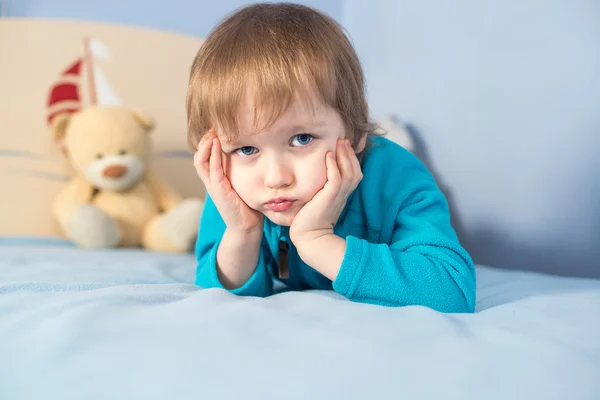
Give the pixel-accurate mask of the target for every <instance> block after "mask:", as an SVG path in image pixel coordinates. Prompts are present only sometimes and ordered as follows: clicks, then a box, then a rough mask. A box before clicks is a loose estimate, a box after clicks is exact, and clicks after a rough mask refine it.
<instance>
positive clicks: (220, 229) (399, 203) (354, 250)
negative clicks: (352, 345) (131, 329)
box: [196, 137, 476, 313]
mask: <svg viewBox="0 0 600 400" xmlns="http://www.w3.org/2000/svg"><path fill="white" fill-rule="evenodd" d="M361 164H362V172H363V179H362V181H361V182H360V184H359V185H358V187H357V188H356V189H355V191H354V192H353V193H352V194H351V195H350V197H349V198H348V201H347V203H346V207H345V208H344V210H343V211H342V214H341V215H340V217H339V219H338V222H337V224H336V226H335V227H334V233H335V234H336V235H338V236H340V237H342V238H345V239H346V253H345V255H344V258H343V261H342V265H341V267H340V270H339V273H338V275H337V277H336V279H335V280H334V281H333V282H332V281H331V280H330V279H328V278H326V277H325V276H324V275H322V274H321V273H319V272H318V271H316V270H315V269H313V268H311V267H310V266H308V265H307V264H305V263H304V262H303V261H302V259H300V257H299V256H298V252H297V251H296V248H295V247H294V244H293V243H292V242H291V240H290V238H289V235H288V231H289V228H288V227H284V226H279V225H276V224H274V223H273V222H271V221H270V220H269V219H267V218H265V221H264V234H263V238H262V242H261V249H260V253H259V259H258V264H257V266H256V270H255V271H254V274H253V275H252V276H251V278H250V279H249V280H248V281H247V282H246V283H245V284H244V285H243V286H242V287H239V288H237V289H234V290H230V292H232V293H234V294H237V295H242V296H259V297H266V296H269V295H271V294H273V283H274V281H275V280H280V279H279V278H278V265H277V259H278V251H279V244H280V241H284V242H287V243H288V246H289V250H288V268H289V278H288V279H283V280H280V281H281V282H282V283H284V284H285V285H286V286H287V287H288V288H289V289H291V290H306V289H322V290H335V291H336V292H337V293H339V294H341V295H343V296H345V297H346V298H348V299H349V300H352V301H356V302H362V303H371V304H378V305H383V306H409V305H420V306H426V307H429V308H432V309H434V310H437V311H440V312H452V313H472V312H474V308H475V280H476V277H475V268H474V265H473V261H472V260H471V257H470V256H469V254H468V253H467V252H466V251H465V250H464V249H463V247H462V246H461V245H460V243H459V241H458V238H457V236H456V233H455V231H454V229H453V228H452V226H451V224H450V211H449V208H448V203H447V201H446V198H445V197H444V195H443V193H442V192H441V191H440V189H439V188H438V186H437V184H436V182H435V180H434V178H433V176H432V175H431V174H430V173H429V171H428V170H427V169H426V167H425V166H424V164H422V163H421V161H420V160H419V159H418V158H417V157H416V156H415V155H413V154H412V153H410V152H409V151H408V150H406V149H404V148H403V147H401V146H399V145H398V144H396V143H394V142H392V141H390V140H388V139H386V138H383V137H375V138H373V139H372V140H371V146H370V147H369V148H368V150H367V151H366V153H365V155H364V157H363V161H362V163H361ZM224 231H225V224H224V222H223V220H222V219H221V217H220V215H219V212H218V211H217V209H216V207H215V205H214V203H213V202H212V200H211V198H210V197H209V196H207V198H206V203H205V206H204V212H203V214H202V218H201V221H200V228H199V234H198V239H197V243H196V258H197V261H198V265H197V271H196V284H197V285H198V286H200V287H203V288H222V289H224V287H223V285H222V284H221V282H220V281H219V278H218V275H217V267H216V258H217V248H218V246H219V242H220V240H221V238H222V236H223V233H224Z"/></svg>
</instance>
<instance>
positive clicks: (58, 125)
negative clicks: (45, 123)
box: [50, 113, 71, 142]
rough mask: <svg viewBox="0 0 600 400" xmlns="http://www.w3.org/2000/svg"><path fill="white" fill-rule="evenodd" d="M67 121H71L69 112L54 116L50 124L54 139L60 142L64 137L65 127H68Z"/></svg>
mask: <svg viewBox="0 0 600 400" xmlns="http://www.w3.org/2000/svg"><path fill="white" fill-rule="evenodd" d="M69 122H71V114H70V113H66V114H59V115H57V116H56V117H54V120H53V121H52V125H51V126H50V129H51V130H52V136H54V140H56V141H57V142H60V141H61V140H63V139H64V138H65V135H66V134H67V128H68V127H69Z"/></svg>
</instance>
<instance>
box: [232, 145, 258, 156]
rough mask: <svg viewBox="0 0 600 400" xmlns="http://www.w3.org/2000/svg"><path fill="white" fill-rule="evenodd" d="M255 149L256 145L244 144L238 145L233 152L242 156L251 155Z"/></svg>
mask: <svg viewBox="0 0 600 400" xmlns="http://www.w3.org/2000/svg"><path fill="white" fill-rule="evenodd" d="M257 151H258V149H257V148H256V147H252V146H244V147H240V148H239V149H237V150H236V151H235V153H237V154H239V155H242V156H251V155H252V154H255V153H256V152H257Z"/></svg>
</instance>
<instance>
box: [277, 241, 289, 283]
mask: <svg viewBox="0 0 600 400" xmlns="http://www.w3.org/2000/svg"><path fill="white" fill-rule="evenodd" d="M288 249H289V245H288V243H287V242H284V241H283V240H280V241H279V254H278V264H279V265H278V267H279V279H288V278H289V277H290V269H289V266H288Z"/></svg>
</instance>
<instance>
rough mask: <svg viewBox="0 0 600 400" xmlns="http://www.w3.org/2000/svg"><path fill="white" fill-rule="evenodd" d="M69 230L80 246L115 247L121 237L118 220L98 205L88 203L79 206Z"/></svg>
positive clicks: (71, 236) (72, 238) (70, 222)
mask: <svg viewBox="0 0 600 400" xmlns="http://www.w3.org/2000/svg"><path fill="white" fill-rule="evenodd" d="M67 232H68V234H69V236H70V238H71V240H73V241H74V242H75V244H77V246H79V247H83V248H106V247H115V246H116V245H117V244H118V243H119V240H120V239H121V231H120V229H119V224H118V222H117V221H116V220H115V219H114V218H112V217H111V216H109V215H108V214H106V213H105V212H104V211H102V210H101V209H99V208H98V207H96V206H94V205H91V204H86V205H82V206H80V207H79V208H77V209H76V210H75V211H74V212H73V215H72V216H71V220H70V221H69V226H68V228H67Z"/></svg>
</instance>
